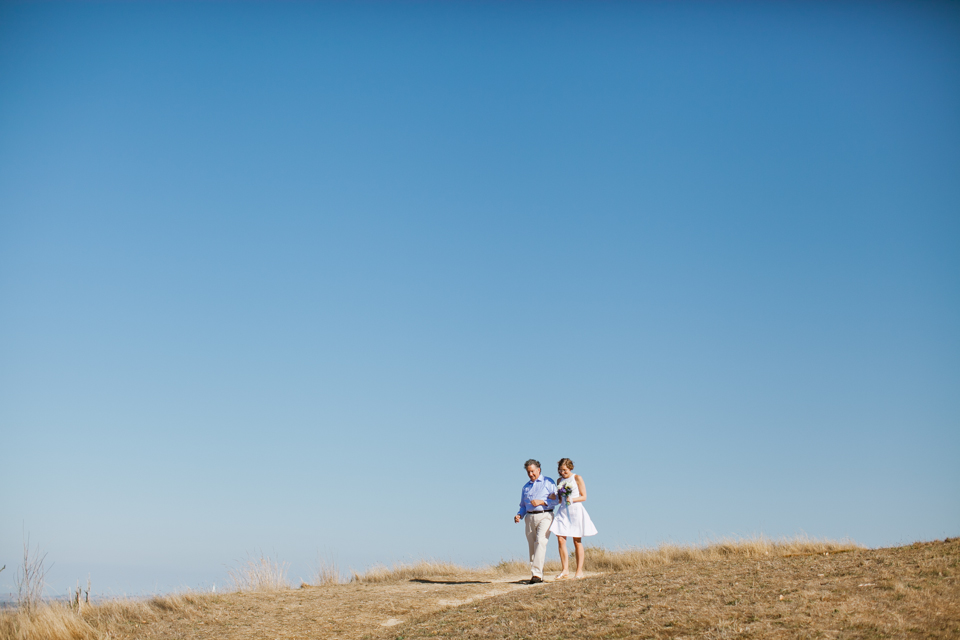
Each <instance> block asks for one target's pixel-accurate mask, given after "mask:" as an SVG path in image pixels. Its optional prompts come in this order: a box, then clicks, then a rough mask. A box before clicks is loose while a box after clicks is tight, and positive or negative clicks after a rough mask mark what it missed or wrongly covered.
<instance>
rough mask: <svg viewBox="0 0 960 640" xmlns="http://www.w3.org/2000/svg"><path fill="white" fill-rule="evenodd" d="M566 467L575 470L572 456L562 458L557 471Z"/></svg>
mask: <svg viewBox="0 0 960 640" xmlns="http://www.w3.org/2000/svg"><path fill="white" fill-rule="evenodd" d="M564 467H566V468H567V469H570V471H573V460H571V459H570V458H560V462H558V463H557V471H559V470H560V469H563V468H564Z"/></svg>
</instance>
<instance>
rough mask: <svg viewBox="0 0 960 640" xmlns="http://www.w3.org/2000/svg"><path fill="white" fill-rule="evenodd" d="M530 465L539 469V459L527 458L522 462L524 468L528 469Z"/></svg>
mask: <svg viewBox="0 0 960 640" xmlns="http://www.w3.org/2000/svg"><path fill="white" fill-rule="evenodd" d="M531 466H534V467H536V468H537V469H539V468H540V461H539V460H534V459H533V458H530V459H529V460H527V461H526V462H524V463H523V468H524V469H529V468H530V467H531Z"/></svg>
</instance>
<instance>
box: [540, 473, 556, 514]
mask: <svg viewBox="0 0 960 640" xmlns="http://www.w3.org/2000/svg"><path fill="white" fill-rule="evenodd" d="M544 484H546V485H547V503H546V505H545V506H544V507H543V508H544V509H553V508H554V507H555V506H557V505H558V504H560V500H558V499H557V498H551V497H550V496H555V495H557V484H556V483H555V482H554V481H553V480H551V479H550V478H547V479H546V480H545V481H544Z"/></svg>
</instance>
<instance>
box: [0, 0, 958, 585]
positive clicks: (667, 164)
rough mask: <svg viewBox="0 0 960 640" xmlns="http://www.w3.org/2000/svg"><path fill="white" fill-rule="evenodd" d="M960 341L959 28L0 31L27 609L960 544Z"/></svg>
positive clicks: (697, 7) (915, 17)
mask: <svg viewBox="0 0 960 640" xmlns="http://www.w3.org/2000/svg"><path fill="white" fill-rule="evenodd" d="M958 329H960V8H958V6H957V5H956V4H937V3H929V4H925V3H904V4H896V3H803V4H791V3H758V4H751V3H735V4H720V3H708V4H694V3H685V2H671V3H642V4H641V3H630V4H620V3H603V4H601V3H522V4H521V3H429V2H418V3H393V4H389V5H388V4H376V3H356V4H354V3H336V4H308V3H282V4H281V3H255V4H230V3H210V4H188V3H170V4H149V3H127V4H120V3H117V4H111V3H97V4H93V3H91V4H80V3H76V4H75V3H70V4H65V5H58V4H46V3H42V4H41V3H29V4H16V3H3V4H2V5H0V442H2V445H0V565H2V564H6V565H7V566H8V571H5V572H3V573H2V574H0V592H2V591H8V590H11V589H12V585H13V575H12V574H13V570H12V569H13V568H14V567H15V566H16V565H17V564H18V563H19V556H20V553H21V545H22V541H23V537H24V533H27V534H29V536H30V540H31V542H32V543H33V544H35V545H38V546H39V547H40V548H42V549H43V550H44V551H45V552H46V553H47V554H48V555H47V562H48V564H50V563H53V568H52V569H51V572H50V574H49V578H50V581H49V582H50V589H51V593H62V592H64V591H65V590H66V589H67V587H68V586H69V585H70V584H74V583H75V581H76V580H77V579H78V578H79V579H81V580H83V581H86V578H87V576H88V575H89V576H90V578H91V580H92V582H93V586H94V590H95V591H96V592H99V593H142V592H151V591H164V590H168V589H172V588H175V587H180V586H186V587H204V588H206V587H210V586H211V585H212V584H215V583H216V584H223V582H224V580H225V577H226V574H227V569H228V568H229V567H231V566H232V565H234V564H235V563H236V562H237V561H238V560H242V559H243V558H244V557H245V556H246V554H249V553H258V552H259V551H261V550H262V551H263V552H264V553H266V554H268V555H273V556H275V557H277V558H279V559H280V560H283V561H286V562H289V563H290V564H291V578H292V579H293V580H296V579H297V578H298V577H303V578H308V577H309V574H310V573H311V571H312V569H313V567H314V565H315V564H316V561H317V558H318V557H321V556H322V557H325V558H326V559H328V560H334V561H337V562H338V563H339V565H340V566H341V568H343V569H344V570H346V569H347V568H350V567H352V568H354V569H363V568H366V567H368V566H370V565H371V564H372V563H376V562H384V563H391V562H396V561H411V560H416V559H418V558H421V557H426V558H437V559H448V560H454V561H457V562H463V563H490V562H496V561H498V560H500V559H501V558H510V557H520V556H522V555H523V554H524V552H525V548H526V542H525V540H524V537H523V532H522V531H521V526H520V525H514V524H513V522H512V516H513V514H514V513H515V512H516V509H517V502H518V498H519V492H520V487H521V485H522V484H523V482H525V480H526V478H525V476H524V473H523V469H522V463H523V461H524V460H525V459H527V458H528V457H535V458H538V459H540V460H542V461H543V463H544V467H545V469H546V470H548V471H549V472H550V474H551V475H553V468H555V464H556V463H555V461H556V460H557V459H559V458H560V457H562V456H569V457H571V458H573V459H574V461H575V462H576V465H577V468H576V470H577V471H578V472H581V473H582V474H583V477H584V478H585V479H586V483H587V488H588V494H589V500H588V502H587V504H586V506H587V507H588V509H589V511H590V513H591V516H592V517H593V520H594V522H595V523H596V524H597V527H598V528H599V530H600V534H599V535H598V536H597V537H596V538H594V539H591V540H590V542H591V543H593V544H598V545H604V546H608V547H618V546H650V545H656V544H657V543H659V542H662V541H668V540H669V541H675V542H697V541H701V540H704V539H707V538H709V537H715V536H737V535H752V534H759V533H763V534H766V535H769V536H774V537H777V536H792V535H795V534H800V533H806V534H809V535H812V536H825V537H831V538H842V537H847V536H849V537H851V538H853V539H855V540H857V541H859V542H861V543H864V544H867V545H870V546H879V545H893V544H898V543H905V542H911V541H914V540H918V539H932V538H937V537H939V538H942V537H944V536H948V535H949V536H956V535H960V464H958V462H957V461H958V459H960V331H958ZM552 553H553V554H555V551H554V552H552Z"/></svg>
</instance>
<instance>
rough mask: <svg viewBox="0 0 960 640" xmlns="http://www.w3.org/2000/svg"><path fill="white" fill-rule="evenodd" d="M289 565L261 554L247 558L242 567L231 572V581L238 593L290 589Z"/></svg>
mask: <svg viewBox="0 0 960 640" xmlns="http://www.w3.org/2000/svg"><path fill="white" fill-rule="evenodd" d="M288 566H289V565H287V564H286V563H285V562H279V561H277V560H273V559H272V558H268V557H267V556H265V555H263V554H260V557H259V558H247V559H246V560H245V561H244V562H243V563H242V564H241V565H240V567H238V568H236V569H233V570H231V571H230V580H231V581H232V582H233V586H234V588H235V589H236V590H237V591H280V590H282V589H289V588H290V583H289V582H287V568H288Z"/></svg>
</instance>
